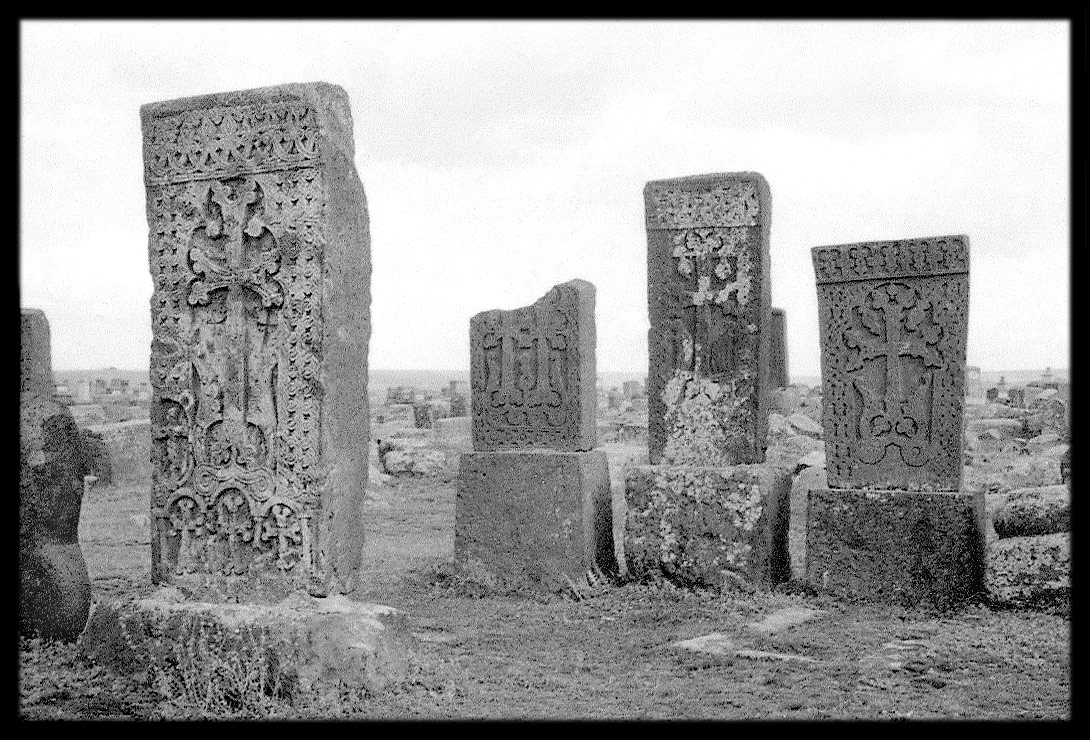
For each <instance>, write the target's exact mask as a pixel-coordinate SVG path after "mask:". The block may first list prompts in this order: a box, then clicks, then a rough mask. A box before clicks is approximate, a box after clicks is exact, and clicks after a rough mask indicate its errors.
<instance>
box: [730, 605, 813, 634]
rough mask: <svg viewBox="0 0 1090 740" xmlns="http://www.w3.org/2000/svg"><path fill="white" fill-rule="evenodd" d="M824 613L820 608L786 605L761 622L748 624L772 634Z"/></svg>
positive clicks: (757, 629) (755, 630) (759, 630)
mask: <svg viewBox="0 0 1090 740" xmlns="http://www.w3.org/2000/svg"><path fill="white" fill-rule="evenodd" d="M824 613H825V612H823V611H822V610H820V609H811V608H810V607H807V606H786V607H784V608H782V609H777V610H776V611H774V612H772V613H771V614H769V615H767V616H765V618H764V619H762V620H761V621H760V622H750V623H749V624H748V625H746V626H747V627H749V628H750V629H751V630H753V631H754V632H756V633H758V634H761V635H771V634H775V633H777V632H782V631H784V630H786V629H790V628H791V627H797V626H798V625H800V624H803V623H805V622H809V621H810V620H811V619H813V618H814V617H817V616H819V615H821V614H824Z"/></svg>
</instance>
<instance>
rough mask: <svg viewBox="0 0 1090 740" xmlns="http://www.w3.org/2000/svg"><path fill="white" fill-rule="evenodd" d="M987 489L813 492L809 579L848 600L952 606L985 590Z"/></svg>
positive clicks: (809, 522)
mask: <svg viewBox="0 0 1090 740" xmlns="http://www.w3.org/2000/svg"><path fill="white" fill-rule="evenodd" d="M983 570H984V494H983V493H982V492H976V493H970V492H950V493H938V492H917V491H860V490H855V489H851V490H849V489H813V490H811V491H810V497H809V502H808V511H807V527H806V577H807V580H808V581H810V583H812V584H813V585H814V586H817V587H818V588H821V589H824V590H826V591H829V592H830V593H832V594H834V595H836V596H838V597H840V598H843V599H847V600H858V601H870V602H883V603H890V604H898V605H902V606H914V605H917V604H931V605H933V606H935V607H938V608H942V609H945V608H950V607H953V606H955V605H956V604H958V603H959V602H962V601H964V600H966V599H968V598H969V597H971V596H973V595H975V594H978V593H981V592H982V589H983Z"/></svg>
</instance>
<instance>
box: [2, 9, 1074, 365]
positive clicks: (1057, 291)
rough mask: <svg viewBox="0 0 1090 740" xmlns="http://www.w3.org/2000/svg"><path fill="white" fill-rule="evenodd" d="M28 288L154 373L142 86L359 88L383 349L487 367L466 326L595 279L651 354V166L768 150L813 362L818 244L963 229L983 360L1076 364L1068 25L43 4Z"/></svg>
mask: <svg viewBox="0 0 1090 740" xmlns="http://www.w3.org/2000/svg"><path fill="white" fill-rule="evenodd" d="M20 35H21V38H20V66H21V74H20V99H21V100H20V102H21V116H20V120H21V125H20V134H19V135H20V157H21V162H20V188H19V193H20V209H21V210H20V214H21V218H20V241H19V244H20V247H19V257H20V260H19V286H20V303H21V305H22V306H24V307H32V308H40V309H42V310H44V311H45V313H46V315H47V316H48V319H49V322H50V330H51V338H52V353H53V367H54V369H57V370H71V369H91V368H100V367H110V366H112V367H119V368H134V369H135V368H146V367H147V365H148V356H149V347H150V343H151V319H150V309H149V300H150V297H151V294H152V281H151V277H150V274H149V267H148V254H147V237H148V227H147V221H146V217H145V205H144V185H143V170H142V168H143V162H142V150H141V132H140V117H139V107H140V105H141V104H143V103H148V102H154V101H161V100H169V99H173V98H179V97H186V96H190V95H199V94H204V93H213V92H224V91H229V90H242V89H248V88H255V87H265V86H269V85H276V84H282V83H287V82H314V81H325V82H331V83H334V84H337V85H340V86H341V87H343V88H344V89H345V91H346V92H347V93H348V96H349V99H350V101H351V106H352V117H353V121H354V128H355V131H354V133H355V145H356V160H355V162H356V168H357V170H358V172H359V175H360V179H361V180H362V182H363V185H364V189H365V191H366V193H367V202H368V212H369V219H370V232H371V257H372V263H373V276H372V283H371V287H372V305H371V319H372V334H371V345H370V365H371V367H372V368H383V369H394V368H406V369H459V368H464V369H468V366H469V319H470V317H471V316H472V315H473V314H475V313H477V312H479V311H484V310H488V309H493V308H502V309H510V308H516V307H518V306H524V305H529V304H530V303H532V302H534V301H535V300H537V299H538V298H540V297H541V296H542V295H544V294H545V293H546V292H547V291H548V289H549V288H550V287H552V286H553V285H555V284H557V283H561V282H564V281H566V280H570V279H572V278H581V279H584V280H589V281H590V282H592V283H594V285H595V286H596V288H597V311H596V324H597V338H598V348H597V351H598V368H599V369H600V370H602V371H631V372H634V373H646V370H647V329H648V320H647V267H646V260H647V238H646V232H645V230H644V212H643V196H642V191H643V186H644V184H645V183H646V182H647V181H649V180H657V179H663V178H670V177H679V176H685V175H694V174H703V173H710V172H738V171H756V172H760V173H761V174H763V175H764V177H765V178H766V179H767V181H768V182H769V185H770V188H771V194H772V207H771V213H772V217H771V218H772V220H771V228H770V234H771V247H770V249H771V282H772V305H773V306H775V307H779V308H783V309H784V310H785V311H786V312H787V343H788V364H789V369H790V372H791V375H792V376H800V375H801V376H816V375H819V374H820V349H819V337H818V324H817V291H816V288H815V285H814V272H813V267H812V263H811V259H810V249H811V248H812V247H815V246H820V245H827V244H842V243H850V242H859V241H868V240H881V239H901V238H910V237H920V236H935V235H945V234H966V235H968V236H969V240H970V260H971V267H970V305H969V334H968V352H967V355H968V357H967V360H968V364H970V365H978V366H980V367H982V368H983V369H984V370H985V371H987V370H989V369H1000V368H1038V367H1045V366H1051V367H1053V368H1066V367H1069V353H1070V290H1069V286H1070V265H1069V262H1070V254H1071V245H1070V212H1071V211H1070V135H1071V132H1070V106H1071V103H1070V97H1071V89H1070V79H1069V77H1070V27H1069V23H1068V22H1067V21H1062V20H1058V21H1044V20H1034V21H942V22H939V21H911V22H909V21H882V22H875V21H824V22H812V21H805V22H804V21H692V22H677V21H674V22H666V21H661V22H660V21H623V22H622V21H616V22H613V21H581V22H576V21H535V22H517V21H472V22H471V21H402V22H398V21H337V22H314V21H292V22H272V21H263V22H243V21H186V22H181V21H108V22H107V21H70V22H62V21H22V22H21V24H20Z"/></svg>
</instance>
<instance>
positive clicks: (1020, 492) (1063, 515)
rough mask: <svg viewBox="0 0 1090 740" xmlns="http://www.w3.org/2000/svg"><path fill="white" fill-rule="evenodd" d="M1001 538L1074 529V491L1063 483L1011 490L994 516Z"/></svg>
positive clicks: (996, 530) (997, 532)
mask: <svg viewBox="0 0 1090 740" xmlns="http://www.w3.org/2000/svg"><path fill="white" fill-rule="evenodd" d="M993 523H994V525H995V533H996V534H997V535H999V537H1001V538H1006V537H1030V536H1035V535H1042V534H1056V533H1057V532H1069V531H1071V490H1070V489H1069V488H1068V487H1067V486H1066V485H1063V484H1060V485H1057V486H1041V487H1038V488H1019V489H1016V490H1014V491H1011V492H1010V494H1009V495H1008V497H1007V502H1006V503H1005V504H1004V505H1003V506H1002V508H1000V509H999V511H997V512H996V514H995V518H994V519H993Z"/></svg>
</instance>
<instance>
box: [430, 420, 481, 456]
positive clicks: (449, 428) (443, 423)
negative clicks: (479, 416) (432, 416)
mask: <svg viewBox="0 0 1090 740" xmlns="http://www.w3.org/2000/svg"><path fill="white" fill-rule="evenodd" d="M432 430H433V431H434V433H435V441H436V444H439V445H443V446H450V447H458V448H464V449H465V451H467V452H468V451H469V450H471V449H473V424H472V420H471V419H470V418H469V417H468V416H453V417H449V418H446V419H436V420H435V426H434V427H432Z"/></svg>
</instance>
